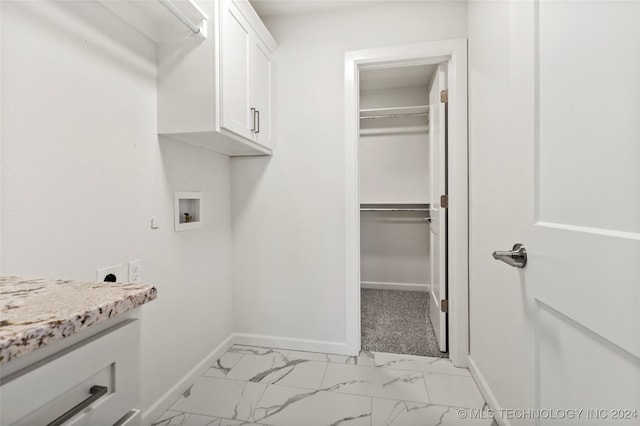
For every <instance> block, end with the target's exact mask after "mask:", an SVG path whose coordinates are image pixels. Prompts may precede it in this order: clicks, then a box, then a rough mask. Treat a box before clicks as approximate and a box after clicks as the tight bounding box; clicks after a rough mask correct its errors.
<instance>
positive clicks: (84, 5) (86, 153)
mask: <svg viewBox="0 0 640 426" xmlns="http://www.w3.org/2000/svg"><path fill="white" fill-rule="evenodd" d="M2 89H3V92H2V111H3V117H2V119H3V122H2V200H1V201H2V219H3V221H2V262H1V264H2V272H3V274H17V275H26V276H45V277H60V278H76V279H85V280H92V279H94V277H95V273H96V269H98V268H100V267H104V266H109V265H113V264H116V263H123V262H127V261H128V260H131V259H136V258H140V259H142V276H143V281H145V282H149V283H153V284H154V285H156V287H157V289H158V299H157V300H156V301H153V302H151V303H150V304H148V305H145V306H144V307H143V308H142V315H143V320H142V362H141V366H142V371H141V378H142V407H143V408H146V407H148V406H149V405H150V404H152V403H153V402H154V401H155V400H156V399H158V398H159V397H160V396H161V395H162V394H163V393H164V392H166V391H167V390H168V389H169V388H170V386H173V385H174V384H175V383H176V382H177V381H178V380H179V379H180V378H182V376H184V375H185V374H186V373H187V372H188V371H189V370H191V369H192V368H193V367H194V365H196V364H197V363H198V362H199V361H201V360H202V359H203V358H204V357H205V356H206V355H207V354H208V353H209V352H211V351H212V349H213V348H214V347H215V346H216V345H218V344H220V343H221V342H222V341H223V340H224V339H225V338H227V337H228V336H229V334H230V333H231V331H232V313H231V310H232V301H231V299H232V289H231V266H230V265H231V219H230V162H229V159H228V158H227V157H224V156H221V155H218V154H215V153H213V152H211V151H207V150H203V149H200V148H197V147H193V146H190V145H183V144H177V143H174V142H167V141H160V142H159V141H158V138H157V136H156V63H155V46H154V45H153V44H152V43H151V42H150V41H148V40H147V39H145V38H143V37H142V36H140V35H139V34H138V33H136V32H134V31H133V30H132V29H131V28H130V27H127V26H126V25H123V24H121V23H120V21H119V20H117V19H116V18H115V17H113V16H111V15H110V13H109V12H108V11H107V10H106V9H104V8H103V7H102V6H100V5H98V4H97V3H95V2H86V1H82V2H55V3H41V2H2ZM185 190H194V191H203V192H204V203H205V210H204V211H205V217H204V227H203V228H201V229H198V230H192V231H186V232H179V233H176V232H174V230H173V217H172V215H173V191H185ZM152 216H156V217H157V218H158V219H159V221H160V229H158V230H151V229H150V226H149V221H150V218H151V217H152Z"/></svg>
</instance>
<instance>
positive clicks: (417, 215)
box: [345, 40, 469, 366]
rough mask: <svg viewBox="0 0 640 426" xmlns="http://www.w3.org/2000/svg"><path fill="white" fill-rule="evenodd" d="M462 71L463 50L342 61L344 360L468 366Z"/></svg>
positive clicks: (420, 48) (391, 51) (384, 52)
mask: <svg viewBox="0 0 640 426" xmlns="http://www.w3.org/2000/svg"><path fill="white" fill-rule="evenodd" d="M466 66H467V65H466V40H450V41H442V42H431V43H421V44H418V45H409V46H398V47H391V48H381V49H369V50H363V51H356V52H349V53H347V55H346V73H345V78H346V108H347V123H346V131H347V134H346V160H347V161H346V190H347V191H346V241H345V242H346V273H347V276H346V290H347V293H346V296H347V297H346V302H347V342H346V346H347V347H346V350H345V352H346V353H348V354H350V355H355V354H357V353H358V352H359V351H360V350H361V349H365V350H373V351H380V352H393V353H404V354H412V355H427V356H443V357H446V356H447V355H449V357H450V358H451V359H452V361H453V363H454V365H456V366H467V355H468V333H469V326H468V311H467V306H468V252H467V250H468V229H467V226H468V225H467V217H468V206H467V175H468V170H467V167H468V166H467V134H466V126H467V117H466V105H467V103H466V90H467V88H466ZM361 321H362V323H361ZM361 325H362V328H361ZM361 331H362V334H361ZM361 338H362V339H361Z"/></svg>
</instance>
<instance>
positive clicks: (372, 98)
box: [358, 86, 431, 285]
mask: <svg viewBox="0 0 640 426" xmlns="http://www.w3.org/2000/svg"><path fill="white" fill-rule="evenodd" d="M428 103H429V88H428V87H426V86H418V87H407V88H393V89H382V90H370V91H369V90H367V91H361V92H360V108H387V107H394V106H412V105H427V104H428ZM427 124H428V118H427V117H395V118H382V119H375V120H362V121H361V123H360V125H361V129H366V130H365V132H366V131H369V132H373V133H363V134H361V135H360V140H359V146H358V154H359V158H358V162H359V169H360V170H359V173H360V177H359V184H360V194H359V195H360V203H371V204H380V203H396V204H398V203H399V204H403V203H404V204H409V203H422V204H426V203H429V199H428V193H429V187H430V185H431V183H430V182H429V175H428V171H429V167H428V166H429V135H428V133H427V131H426V128H427ZM416 127H421V128H423V129H422V130H419V131H417V130H411V131H410V132H407V130H408V129H410V128H411V129H415V128H416ZM390 131H391V132H393V133H388V132H390ZM426 216H427V213H426V212H425V213H420V212H418V213H406V212H402V213H398V212H384V213H381V212H363V213H362V214H361V215H360V220H361V222H360V279H361V281H362V282H363V283H366V282H377V283H394V284H398V283H409V284H422V285H426V284H430V270H429V225H428V223H427V222H425V221H424V218H425V217H426Z"/></svg>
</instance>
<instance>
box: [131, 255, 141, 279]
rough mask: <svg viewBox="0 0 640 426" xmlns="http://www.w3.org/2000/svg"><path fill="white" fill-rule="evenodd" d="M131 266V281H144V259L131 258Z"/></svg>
mask: <svg viewBox="0 0 640 426" xmlns="http://www.w3.org/2000/svg"><path fill="white" fill-rule="evenodd" d="M128 267H129V282H130V283H138V282H140V281H142V260H140V259H136V260H131V261H129V263H128Z"/></svg>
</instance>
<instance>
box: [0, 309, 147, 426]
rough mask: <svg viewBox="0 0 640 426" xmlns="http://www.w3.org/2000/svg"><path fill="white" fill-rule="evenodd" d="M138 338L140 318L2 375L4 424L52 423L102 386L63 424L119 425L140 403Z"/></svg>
mask: <svg viewBox="0 0 640 426" xmlns="http://www.w3.org/2000/svg"><path fill="white" fill-rule="evenodd" d="M138 341H139V325H138V321H137V320H128V321H125V322H123V323H121V324H119V325H117V326H115V327H113V328H111V329H108V330H105V331H104V332H102V333H100V334H97V335H95V336H92V337H91V338H89V339H87V340H84V341H82V342H80V343H78V344H76V345H74V346H71V347H70V348H68V349H66V350H64V351H62V352H60V353H57V354H55V355H53V356H51V357H49V358H45V359H44V360H42V361H40V362H38V363H36V364H35V365H32V366H30V367H27V368H25V369H23V370H20V371H18V372H16V373H15V374H12V375H10V376H8V377H6V378H4V379H3V380H2V386H1V387H0V394H1V407H2V410H1V412H2V414H1V421H0V423H1V424H3V425H36V424H37V425H48V424H49V423H51V422H52V421H54V420H55V419H57V418H58V417H60V416H62V415H63V414H65V413H67V412H69V411H70V410H72V409H73V408H74V407H77V406H78V405H79V404H80V403H82V402H83V401H85V400H87V398H89V397H90V396H91V393H90V390H91V388H92V387H93V386H100V387H101V388H95V389H94V390H99V391H103V390H104V389H103V388H106V392H104V395H101V396H100V395H99V394H98V395H95V400H93V401H92V402H91V403H90V404H88V405H87V406H86V407H84V408H82V409H81V410H76V411H79V412H77V413H76V414H75V415H73V416H71V417H70V418H69V419H68V420H67V421H65V422H64V424H65V425H76V426H80V425H113V424H115V423H116V422H118V420H120V419H121V418H122V417H123V416H124V415H126V414H127V413H128V412H129V411H130V410H131V409H132V408H134V407H135V406H136V405H137V404H138V397H139V391H138V386H139V379H138V371H139V369H138V367H139V344H138ZM102 387H103V388H102ZM100 393H102V392H100Z"/></svg>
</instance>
